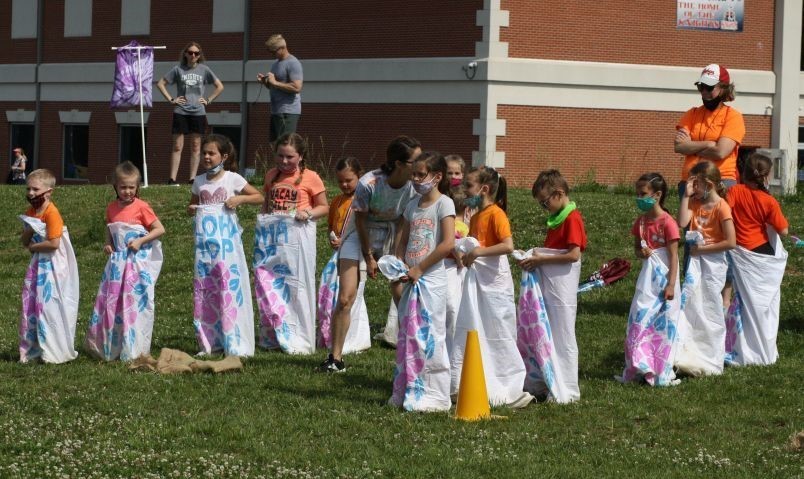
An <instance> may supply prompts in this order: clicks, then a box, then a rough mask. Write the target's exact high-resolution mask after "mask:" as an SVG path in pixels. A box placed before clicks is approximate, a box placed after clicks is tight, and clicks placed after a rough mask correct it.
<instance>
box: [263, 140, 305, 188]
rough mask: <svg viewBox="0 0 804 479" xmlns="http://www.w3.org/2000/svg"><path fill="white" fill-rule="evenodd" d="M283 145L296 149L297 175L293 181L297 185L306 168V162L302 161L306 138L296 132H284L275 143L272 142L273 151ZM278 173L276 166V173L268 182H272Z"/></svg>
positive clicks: (270, 183)
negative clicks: (297, 159) (297, 160)
mask: <svg viewBox="0 0 804 479" xmlns="http://www.w3.org/2000/svg"><path fill="white" fill-rule="evenodd" d="M284 145H287V146H291V147H293V149H294V150H296V153H298V154H299V177H298V178H296V181H295V182H294V184H295V185H299V184H301V181H302V175H304V170H306V169H307V163H306V162H305V161H304V159H305V158H306V157H307V140H305V139H304V137H302V136H301V135H300V134H298V133H285V134H284V135H282V136H280V137H279V139H277V140H276V143H274V151H277V150H279V147H280V146H284ZM279 173H280V171H279V169H278V168H277V170H276V174H275V175H274V177H273V178H271V181H270V182H269V183H268V184H269V185H273V184H274V182H275V181H276V179H277V178H278V177H279Z"/></svg>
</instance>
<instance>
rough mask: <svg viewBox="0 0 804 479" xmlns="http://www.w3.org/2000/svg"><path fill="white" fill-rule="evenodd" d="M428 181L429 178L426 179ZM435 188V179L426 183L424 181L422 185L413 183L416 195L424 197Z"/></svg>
mask: <svg viewBox="0 0 804 479" xmlns="http://www.w3.org/2000/svg"><path fill="white" fill-rule="evenodd" d="M426 179H427V178H425V180H426ZM433 187H435V178H433V179H432V180H430V181H427V182H424V181H422V182H421V183H416V182H413V189H414V190H416V193H418V194H420V195H422V196H424V195H426V194H427V193H429V192H430V191H431V190H432V189H433Z"/></svg>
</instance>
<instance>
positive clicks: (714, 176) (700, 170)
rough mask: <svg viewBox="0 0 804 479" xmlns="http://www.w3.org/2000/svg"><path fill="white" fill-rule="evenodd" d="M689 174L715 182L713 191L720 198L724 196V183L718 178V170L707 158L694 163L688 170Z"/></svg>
mask: <svg viewBox="0 0 804 479" xmlns="http://www.w3.org/2000/svg"><path fill="white" fill-rule="evenodd" d="M690 176H695V177H698V178H705V179H707V180H709V181H711V182H712V183H714V184H715V191H717V194H718V195H720V197H721V198H725V197H726V185H724V184H723V181H721V179H720V170H719V169H718V168H717V166H715V164H714V163H712V162H711V161H708V160H704V161H701V162H700V163H696V164H695V166H693V167H692V169H691V170H690Z"/></svg>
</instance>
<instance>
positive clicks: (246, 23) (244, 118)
mask: <svg viewBox="0 0 804 479" xmlns="http://www.w3.org/2000/svg"><path fill="white" fill-rule="evenodd" d="M250 3H251V2H250V1H249V0H245V6H244V7H243V8H244V11H243V62H242V65H243V66H242V68H241V73H240V77H241V78H240V81H241V84H242V85H243V88H242V94H241V95H240V158H243V161H241V162H240V173H241V174H245V169H246V161H247V160H246V158H247V157H248V83H249V82H248V80H246V64H247V62H248V57H249V54H250V53H249V52H250V50H251V48H250V47H249V40H250V36H251V35H250V32H251V15H249V13H250Z"/></svg>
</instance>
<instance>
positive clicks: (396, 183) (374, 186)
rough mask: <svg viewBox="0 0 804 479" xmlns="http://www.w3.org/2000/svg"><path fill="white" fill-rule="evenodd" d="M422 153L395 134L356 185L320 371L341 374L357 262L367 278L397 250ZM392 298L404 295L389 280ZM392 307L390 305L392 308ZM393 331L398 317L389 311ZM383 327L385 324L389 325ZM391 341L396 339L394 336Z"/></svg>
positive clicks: (410, 140)
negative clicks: (380, 160)
mask: <svg viewBox="0 0 804 479" xmlns="http://www.w3.org/2000/svg"><path fill="white" fill-rule="evenodd" d="M421 152H422V148H421V145H420V144H419V142H418V141H417V140H416V139H414V138H410V137H408V136H398V137H396V138H395V139H394V140H393V141H391V144H389V145H388V148H387V149H386V151H385V164H383V165H382V166H381V167H380V169H378V170H374V171H370V172H368V173H366V174H365V175H363V176H362V177H361V178H360V180H359V181H358V183H357V188H356V189H355V195H354V199H353V200H352V210H353V211H354V215H353V217H354V222H353V223H352V224H348V225H346V226H345V227H344V230H345V231H344V233H343V238H342V239H341V247H340V253H339V259H338V280H339V282H340V283H339V289H338V302H337V304H336V306H335V311H334V312H333V313H332V351H331V352H330V355H329V357H328V358H327V359H326V361H324V362H323V363H322V364H321V366H320V370H321V371H326V372H341V371H343V370H345V369H346V366H345V365H344V363H343V359H342V352H343V343H344V341H345V340H346V333H347V331H349V323H350V321H351V317H350V313H351V311H352V304H354V301H355V296H356V294H357V285H358V283H359V282H360V274H361V273H360V269H361V263H363V261H361V260H364V264H365V268H366V272H367V273H368V275H369V277H371V278H374V277H376V276H377V258H379V257H380V256H382V255H386V254H391V253H392V252H393V251H395V247H396V243H397V242H398V241H399V235H400V233H401V228H400V225H401V222H402V213H404V211H405V206H407V204H408V202H409V201H410V200H411V199H412V198H413V197H414V196H416V193H415V191H414V190H413V186H412V184H411V182H410V169H411V165H412V164H413V160H415V159H416V157H418V156H419V155H420V154H421ZM391 293H392V294H393V297H394V302H398V301H399V297H400V296H401V295H402V284H401V283H392V285H391ZM392 309H393V307H392ZM389 321H391V322H392V323H393V324H392V325H391V329H396V328H394V327H393V326H396V324H395V323H396V321H397V319H396V315H391V314H389ZM386 327H389V326H388V325H387V326H386ZM393 339H396V337H394V338H393Z"/></svg>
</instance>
